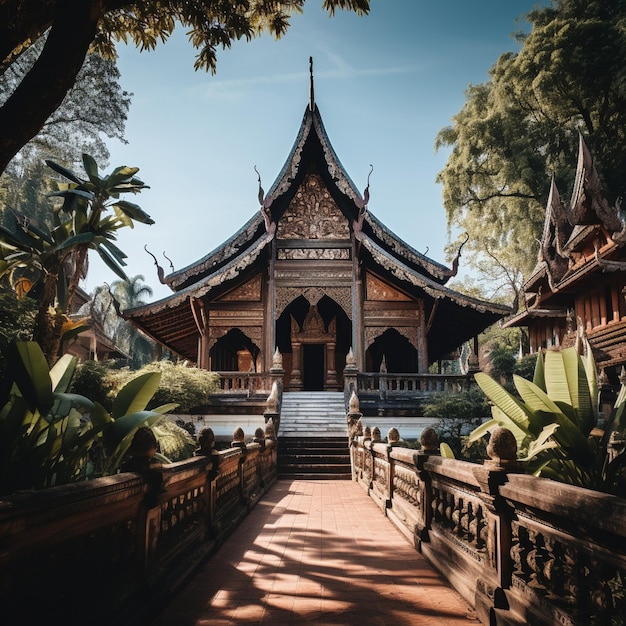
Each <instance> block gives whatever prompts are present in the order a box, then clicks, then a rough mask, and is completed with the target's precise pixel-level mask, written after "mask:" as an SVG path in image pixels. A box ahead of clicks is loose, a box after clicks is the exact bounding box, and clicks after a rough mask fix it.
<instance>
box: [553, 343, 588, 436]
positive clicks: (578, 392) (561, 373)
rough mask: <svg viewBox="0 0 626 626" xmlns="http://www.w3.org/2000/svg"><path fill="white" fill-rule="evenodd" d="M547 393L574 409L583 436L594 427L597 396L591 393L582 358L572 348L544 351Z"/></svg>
mask: <svg viewBox="0 0 626 626" xmlns="http://www.w3.org/2000/svg"><path fill="white" fill-rule="evenodd" d="M545 368H546V372H545V379H546V392H547V393H548V395H549V396H550V398H552V400H554V401H555V402H557V401H560V402H564V403H567V404H569V405H571V406H572V407H574V409H575V410H576V416H577V424H578V426H579V427H580V429H581V432H583V434H584V435H585V436H586V435H588V434H589V432H590V431H591V429H592V428H593V426H595V422H596V418H595V415H596V413H597V408H596V409H595V410H594V407H593V405H594V403H595V402H596V400H597V398H593V399H592V396H591V394H590V383H589V380H588V378H587V371H586V369H585V365H584V363H583V360H582V358H581V357H580V355H579V354H578V352H577V351H576V349H575V348H565V349H563V350H560V351H554V350H549V351H548V352H546V361H545Z"/></svg>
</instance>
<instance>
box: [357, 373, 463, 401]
mask: <svg viewBox="0 0 626 626" xmlns="http://www.w3.org/2000/svg"><path fill="white" fill-rule="evenodd" d="M356 379H357V383H356V394H357V395H358V396H359V397H360V398H365V397H366V396H367V395H368V394H372V393H376V394H378V395H379V396H383V397H384V396H386V395H392V396H393V395H409V394H413V395H415V394H428V393H434V392H440V391H447V392H451V393H456V392H459V391H465V390H467V389H468V388H469V385H470V378H469V377H468V376H464V375H445V374H384V373H363V372H359V373H358V374H357V376H356Z"/></svg>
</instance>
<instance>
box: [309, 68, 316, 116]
mask: <svg viewBox="0 0 626 626" xmlns="http://www.w3.org/2000/svg"><path fill="white" fill-rule="evenodd" d="M309 81H310V82H309V109H311V111H314V110H315V90H314V87H313V57H309Z"/></svg>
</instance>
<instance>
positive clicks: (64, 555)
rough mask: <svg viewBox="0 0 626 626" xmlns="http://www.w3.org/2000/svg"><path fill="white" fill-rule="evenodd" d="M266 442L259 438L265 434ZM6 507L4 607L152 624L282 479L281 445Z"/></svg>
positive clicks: (38, 614)
mask: <svg viewBox="0 0 626 626" xmlns="http://www.w3.org/2000/svg"><path fill="white" fill-rule="evenodd" d="M257 435H258V434H257ZM255 441H256V442H254V443H248V444H247V445H246V444H242V443H240V444H239V445H238V447H234V448H230V449H228V450H225V451H223V452H217V451H214V453H213V455H210V456H202V457H194V458H192V459H188V460H186V461H182V462H179V463H174V464H171V465H165V466H163V467H162V469H160V470H150V472H148V473H146V474H145V475H141V474H135V473H125V474H118V475H115V476H110V477H106V478H98V479H95V480H91V481H86V482H82V483H75V484H72V485H67V486H61V487H54V488H51V489H46V490H42V491H38V492H34V493H28V494H26V493H25V494H16V495H13V496H10V497H6V498H4V499H3V500H2V501H0V601H1V604H2V607H3V611H4V612H5V614H6V615H14V616H15V619H16V620H17V622H19V623H23V624H34V623H59V624H61V623H64V624H96V625H98V626H99V625H101V624H102V625H104V624H113V623H116V624H127V623H128V624H137V623H147V620H148V617H149V616H150V614H151V612H152V611H153V610H156V609H158V608H159V606H160V602H161V601H164V600H166V599H168V597H170V595H171V594H172V593H174V592H175V591H176V590H177V589H178V588H179V586H180V585H181V583H182V582H184V581H185V580H186V578H187V577H188V576H189V575H190V573H191V572H193V570H194V569H195V568H196V567H197V566H198V565H199V564H200V563H201V562H202V561H203V559H205V558H206V557H208V556H209V555H210V554H211V553H212V552H214V551H215V550H216V549H217V547H218V546H219V545H220V544H221V543H222V542H223V541H224V539H225V538H226V537H227V536H228V535H229V534H230V533H231V532H232V530H233V529H234V528H235V527H236V526H237V524H238V523H239V522H240V521H241V520H242V519H243V518H244V517H245V516H246V514H247V513H248V511H249V510H250V509H251V508H252V507H253V506H254V505H255V504H256V503H257V502H258V500H259V498H261V496H262V495H263V494H264V493H265V492H266V491H267V490H268V489H269V488H270V486H271V485H272V484H273V483H274V481H275V480H276V442H275V440H274V439H264V438H258V439H256V440H255Z"/></svg>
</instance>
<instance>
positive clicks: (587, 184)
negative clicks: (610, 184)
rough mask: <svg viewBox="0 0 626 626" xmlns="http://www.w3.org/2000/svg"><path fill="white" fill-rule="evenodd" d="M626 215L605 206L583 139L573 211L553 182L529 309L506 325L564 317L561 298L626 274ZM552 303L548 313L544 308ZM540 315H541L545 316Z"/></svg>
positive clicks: (529, 290)
mask: <svg viewBox="0 0 626 626" xmlns="http://www.w3.org/2000/svg"><path fill="white" fill-rule="evenodd" d="M624 243H626V213H625V212H624V211H623V210H622V209H621V207H620V206H618V205H616V206H612V205H611V204H609V202H608V201H607V199H606V197H605V195H604V193H603V190H602V184H601V180H600V176H599V174H598V171H597V169H596V166H595V164H594V161H593V158H592V155H591V152H590V151H589V149H588V147H587V145H586V143H585V140H584V138H583V136H582V134H579V139H578V162H577V167H576V178H575V182H574V186H573V190H572V195H571V199H570V202H569V205H566V204H565V203H564V202H563V201H562V200H561V197H560V195H559V192H558V190H557V188H556V184H555V182H554V178H553V179H552V181H551V184H550V194H549V197H548V201H547V205H546V217H545V221H544V228H543V233H542V236H541V241H540V246H539V253H538V259H537V265H536V266H535V269H534V271H533V272H532V274H531V276H530V278H529V279H528V280H527V281H526V283H525V284H524V292H525V300H526V304H527V306H528V308H527V309H526V310H523V311H520V312H518V313H517V314H516V315H515V316H513V317H512V318H510V319H508V320H507V321H506V322H505V324H504V325H505V326H523V325H525V324H526V322H527V320H528V319H529V318H533V317H538V316H541V317H546V316H548V315H549V314H550V312H552V317H562V316H563V314H564V313H563V312H564V308H563V295H564V294H567V293H568V292H569V291H571V290H572V289H574V290H579V289H580V288H581V287H584V286H585V285H586V284H587V283H589V285H591V284H592V283H593V280H594V278H593V276H594V275H595V273H596V272H598V271H602V272H606V271H615V270H625V269H626V263H625V262H623V261H622V260H621V257H622V256H623V252H622V249H623V245H624ZM548 300H550V305H549V306H548V307H547V308H546V306H545V304H542V303H545V302H547V301H548ZM538 311H542V313H541V315H539V314H538Z"/></svg>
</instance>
